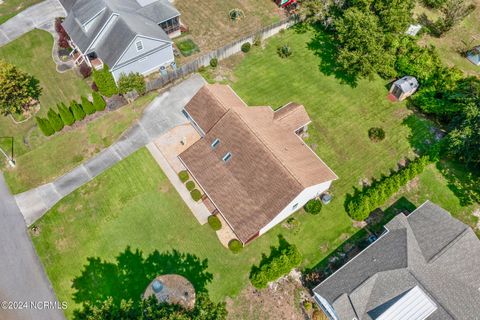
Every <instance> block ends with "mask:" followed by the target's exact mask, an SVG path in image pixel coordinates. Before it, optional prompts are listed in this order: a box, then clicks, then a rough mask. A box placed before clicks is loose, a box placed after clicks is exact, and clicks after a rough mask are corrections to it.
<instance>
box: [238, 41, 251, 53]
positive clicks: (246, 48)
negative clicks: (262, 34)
mask: <svg viewBox="0 0 480 320" xmlns="http://www.w3.org/2000/svg"><path fill="white" fill-rule="evenodd" d="M251 48H252V45H251V44H250V42H245V43H244V44H242V47H241V49H242V52H244V53H247V52H248V51H250V49H251Z"/></svg>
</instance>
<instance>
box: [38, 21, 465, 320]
mask: <svg viewBox="0 0 480 320" xmlns="http://www.w3.org/2000/svg"><path fill="white" fill-rule="evenodd" d="M312 37H313V32H312V31H307V32H305V33H300V34H299V33H296V32H295V31H293V30H290V31H287V32H285V33H284V34H283V35H280V36H278V37H275V38H272V39H271V40H270V41H268V43H267V44H266V47H265V49H260V48H254V49H253V51H252V52H250V53H249V54H247V55H246V57H245V58H244V59H243V60H242V61H241V62H240V64H239V66H238V67H237V68H236V69H235V71H234V75H233V76H232V78H234V79H235V82H234V83H233V84H232V85H233V88H234V89H235V90H236V91H237V92H238V93H239V94H240V96H241V97H242V98H244V99H245V101H246V102H247V103H249V104H250V105H252V106H253V105H272V106H273V107H275V108H278V107H280V106H282V105H284V104H285V103H287V102H289V101H296V102H299V103H303V104H304V105H305V106H306V108H307V110H308V112H309V114H310V117H311V118H312V124H311V125H310V129H309V134H310V136H309V138H308V139H307V140H308V143H309V145H311V146H312V148H313V149H314V150H315V151H316V152H317V153H318V154H319V156H320V157H321V158H322V159H323V160H324V161H325V162H326V163H327V164H328V165H329V166H330V167H331V168H332V169H333V170H334V171H335V172H336V173H337V175H338V176H339V177H340V178H339V180H338V181H335V182H334V184H333V188H332V192H333V195H334V200H333V201H332V203H331V204H329V205H328V206H324V207H323V209H322V212H321V213H320V215H318V216H313V215H308V214H305V213H303V212H302V211H299V212H298V213H296V214H295V215H294V217H295V218H296V219H297V220H298V222H299V226H298V227H296V228H294V229H287V228H285V227H283V226H281V225H279V226H277V227H275V228H274V229H272V230H271V231H270V232H268V233H267V234H266V235H263V236H262V237H260V238H259V239H256V240H255V241H254V242H253V243H251V244H250V245H249V246H247V247H246V248H245V250H244V251H243V252H241V253H240V254H239V255H234V254H232V253H230V252H229V251H228V250H227V249H225V248H223V247H222V246H221V245H220V243H219V242H218V240H217V238H216V236H215V234H214V232H213V231H212V230H211V229H210V228H209V226H208V225H206V226H200V225H199V224H198V223H197V221H196V219H195V218H194V217H193V215H192V214H191V213H190V212H189V210H188V208H187V207H186V206H185V205H184V204H183V202H182V201H181V199H180V198H179V196H178V195H177V193H176V192H175V190H174V189H173V187H172V186H171V185H170V183H169V182H168V180H167V179H166V178H165V176H164V174H163V173H162V172H161V170H160V169H159V168H158V166H157V164H156V163H155V162H154V160H153V159H152V157H151V156H150V155H149V154H148V153H147V151H146V150H145V149H142V150H140V151H139V152H137V153H135V154H134V155H132V156H131V157H129V158H127V159H126V160H124V161H122V162H120V163H119V164H117V165H116V166H114V167H113V168H112V169H110V170H108V171H106V172H105V173H104V174H102V175H101V176H99V177H98V178H96V179H95V180H94V181H92V182H90V183H89V184H87V185H85V186H83V187H82V188H80V189H79V190H77V191H75V192H74V193H72V194H71V195H69V196H67V197H66V198H65V199H63V200H62V201H61V202H60V203H58V204H57V205H56V206H55V207H54V208H53V209H52V210H51V211H50V212H49V213H47V215H45V216H44V217H43V218H42V219H41V220H40V221H39V222H38V223H37V226H38V228H39V230H40V231H39V235H32V238H33V242H34V244H35V247H36V249H37V252H38V254H39V256H40V257H41V260H42V262H43V263H44V265H45V267H46V270H47V273H48V276H49V278H50V279H51V281H52V283H53V286H54V289H55V292H56V294H57V296H58V298H59V299H60V300H67V301H68V302H69V303H70V304H69V306H70V308H69V309H68V310H67V315H68V316H71V315H72V310H73V309H74V308H75V307H78V305H75V304H74V303H73V300H72V299H73V298H72V295H73V293H74V290H73V289H72V288H71V286H72V280H73V279H74V278H75V277H77V276H79V275H80V274H81V272H82V266H84V265H85V264H86V263H87V258H88V257H92V256H95V257H100V258H102V259H107V260H109V261H111V260H112V259H113V258H114V257H115V256H116V255H118V254H119V253H120V252H122V251H124V250H125V248H126V247H127V246H131V247H132V248H133V249H135V248H140V249H141V250H143V252H144V254H145V255H148V254H149V253H151V252H152V251H154V250H159V251H160V252H163V251H167V250H172V249H177V250H179V251H180V252H185V253H192V254H195V255H197V256H198V257H199V258H201V259H208V271H209V272H211V273H212V274H213V281H212V282H211V283H210V284H209V285H208V289H209V291H210V294H211V296H212V297H213V298H214V299H215V300H223V299H225V297H226V296H235V295H236V294H237V293H238V292H240V290H242V288H244V287H246V285H247V283H248V274H249V271H250V268H251V266H252V265H253V264H256V263H258V261H259V260H260V258H261V254H262V253H264V254H268V253H269V247H270V246H272V245H276V244H277V243H278V241H277V236H278V235H279V234H283V235H284V236H285V237H286V239H287V240H288V241H289V242H291V243H294V244H296V245H297V246H298V248H299V249H300V251H301V252H302V254H303V257H304V260H303V263H302V267H305V268H311V267H314V266H315V265H317V264H318V263H319V262H320V261H322V259H323V258H325V257H326V256H327V255H328V254H329V253H330V252H332V251H333V250H335V249H336V248H337V247H339V246H340V245H341V244H342V243H343V242H344V241H345V240H346V239H348V238H349V237H350V236H352V235H353V234H355V233H356V232H357V231H358V229H356V228H354V227H353V226H352V222H351V220H350V219H349V218H348V216H347V214H346V212H345V210H344V207H343V205H344V201H345V196H346V194H347V193H350V192H352V191H353V188H354V187H359V186H360V183H361V181H362V180H363V179H366V178H368V179H371V178H372V177H380V176H381V175H382V174H387V173H388V172H389V170H390V169H394V168H396V166H397V163H398V162H399V161H400V160H402V159H403V158H404V157H406V156H409V157H413V156H414V149H417V148H419V149H421V148H422V147H424V146H425V145H426V143H427V139H431V138H432V137H431V133H430V123H429V122H428V121H426V120H423V119H420V118H418V117H417V116H415V115H413V114H412V112H411V111H409V110H407V109H406V107H405V105H404V104H393V103H390V102H388V100H387V99H386V94H387V89H386V88H385V84H386V83H385V82H384V81H381V80H374V81H360V82H359V84H358V86H357V87H355V88H351V87H349V86H347V85H344V84H341V83H340V82H339V80H337V79H335V78H334V77H333V76H326V75H324V74H323V73H322V72H321V71H320V70H319V64H320V62H321V61H320V58H319V57H317V56H316V55H315V52H314V51H311V50H310V49H308V43H309V42H310V41H311V39H312ZM284 43H288V44H289V45H290V46H291V47H292V49H293V55H292V56H291V57H290V58H288V59H285V60H282V59H280V58H279V57H278V56H277V54H276V48H277V46H278V45H281V44H284ZM372 126H382V127H383V128H384V129H385V130H386V132H387V138H386V140H385V141H383V142H379V143H373V142H371V141H370V140H369V139H368V136H367V131H368V129H369V128H370V127H372ZM266 183H268V182H266ZM447 184H448V181H446V179H444V178H443V177H442V176H441V174H440V173H439V171H438V170H437V169H436V168H434V167H432V168H429V170H427V171H426V172H425V173H424V174H423V175H421V176H420V177H419V182H418V181H417V183H414V184H411V185H410V186H409V188H406V189H405V190H404V193H402V194H398V195H397V196H396V197H395V199H397V198H398V197H401V196H402V195H406V196H407V197H408V198H409V199H411V201H412V202H414V203H415V204H416V205H419V204H421V203H422V202H423V201H424V200H425V199H426V198H427V197H428V198H430V199H431V200H433V201H434V202H436V203H438V204H439V205H441V206H443V207H445V208H446V209H448V210H450V211H451V212H452V213H453V214H456V215H457V214H458V215H460V216H461V214H462V213H463V211H465V210H467V209H470V208H471V207H468V208H467V207H462V205H461V204H460V203H459V201H458V199H457V197H456V195H455V194H454V193H453V192H452V191H451V190H450V189H448V187H447ZM395 199H392V202H393V201H395ZM386 206H388V204H386ZM102 285H105V286H109V285H112V284H110V283H107V282H105V283H102ZM140 293H141V292H140ZM140 293H139V294H140Z"/></svg>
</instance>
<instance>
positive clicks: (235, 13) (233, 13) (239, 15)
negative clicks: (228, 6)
mask: <svg viewBox="0 0 480 320" xmlns="http://www.w3.org/2000/svg"><path fill="white" fill-rule="evenodd" d="M228 16H229V17H230V20H232V21H234V22H236V21H238V20H240V19H243V18H245V13H244V12H243V10H242V9H239V8H234V9H232V10H230V11H229V12H228Z"/></svg>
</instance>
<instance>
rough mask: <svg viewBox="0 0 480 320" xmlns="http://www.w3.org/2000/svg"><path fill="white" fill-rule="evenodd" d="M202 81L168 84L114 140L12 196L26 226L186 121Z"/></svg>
mask: <svg viewBox="0 0 480 320" xmlns="http://www.w3.org/2000/svg"><path fill="white" fill-rule="evenodd" d="M204 84H205V80H204V79H203V78H202V77H201V76H200V75H197V74H195V75H193V76H191V77H190V78H188V79H187V80H185V81H183V82H181V83H180V84H178V85H176V86H174V87H172V88H171V89H169V90H168V91H166V92H165V93H163V94H162V95H160V96H159V97H158V98H156V99H155V100H154V101H153V102H152V103H151V104H150V105H149V106H148V107H147V108H146V109H145V112H144V114H143V116H142V118H141V119H140V121H139V122H138V123H137V124H136V125H134V126H133V127H132V128H131V129H130V130H129V131H127V132H126V133H125V134H124V135H123V136H122V137H121V138H120V140H119V141H118V142H116V143H115V144H113V145H112V146H110V147H109V148H107V149H105V150H103V151H102V152H100V153H99V154H98V155H96V156H95V157H94V158H92V159H90V160H89V161H87V162H85V163H84V164H82V165H80V166H78V167H76V168H75V169H73V170H72V171H70V172H69V173H67V174H65V175H64V176H62V177H60V178H58V179H56V180H55V181H53V182H51V183H47V184H44V185H42V186H39V187H38V188H35V189H32V190H29V191H26V192H24V193H20V194H18V195H16V196H15V200H16V201H17V204H18V207H19V208H20V211H21V212H22V214H23V216H24V218H25V221H26V223H27V225H29V226H30V225H32V224H33V223H34V222H35V221H36V220H38V219H39V218H41V217H42V216H43V215H44V214H45V213H46V212H47V211H48V210H49V209H51V208H52V207H53V206H54V205H55V204H56V203H57V202H58V201H60V200H61V199H62V198H63V197H65V196H67V195H68V194H70V193H71V192H73V191H74V190H76V189H78V188H79V187H80V186H82V185H83V184H85V183H87V182H89V181H90V180H92V179H93V178H95V177H96V176H97V175H99V174H101V173H102V172H103V171H105V170H106V169H108V168H110V167H111V166H113V165H114V164H115V163H117V162H119V161H120V160H122V159H124V158H126V157H127V156H129V155H130V154H132V153H133V152H135V151H137V150H138V149H140V148H142V147H144V146H145V145H147V144H148V143H149V142H151V141H153V140H154V139H155V138H157V137H159V136H160V135H162V134H163V133H165V132H167V131H168V130H170V129H171V128H173V127H175V126H178V125H180V124H183V123H187V122H188V121H187V119H186V118H185V116H184V115H183V114H182V110H183V108H184V106H185V105H186V104H187V102H188V101H190V99H191V98H192V97H193V96H194V95H195V93H197V91H198V90H200V88H201V87H202V86H203V85H204Z"/></svg>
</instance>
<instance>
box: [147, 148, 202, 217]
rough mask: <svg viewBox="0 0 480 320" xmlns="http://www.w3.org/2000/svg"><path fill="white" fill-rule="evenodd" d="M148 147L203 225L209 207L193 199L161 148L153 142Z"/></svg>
mask: <svg viewBox="0 0 480 320" xmlns="http://www.w3.org/2000/svg"><path fill="white" fill-rule="evenodd" d="M147 149H148V151H150V154H151V155H152V156H153V158H154V159H155V160H156V161H157V163H158V165H159V166H160V168H161V169H162V171H163V172H164V173H165V175H166V176H167V178H168V180H170V183H171V184H172V185H173V186H174V187H175V189H176V190H177V192H178V194H179V195H180V197H182V200H183V202H185V204H186V205H187V206H188V208H189V209H190V211H192V213H193V215H194V216H195V218H197V220H198V222H199V223H200V224H201V225H204V224H205V223H207V222H208V217H209V216H210V212H209V211H208V210H207V207H205V205H204V204H203V202H201V201H200V202H195V201H193V199H192V197H191V196H190V192H189V191H188V190H187V187H185V185H184V184H183V183H182V182H181V181H180V179H179V178H178V176H177V173H176V172H175V171H174V170H173V169H172V167H171V166H170V165H169V164H168V161H167V159H165V157H164V156H163V154H162V153H161V152H160V150H158V148H157V146H156V145H155V144H154V143H153V142H151V143H149V144H147Z"/></svg>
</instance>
